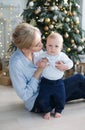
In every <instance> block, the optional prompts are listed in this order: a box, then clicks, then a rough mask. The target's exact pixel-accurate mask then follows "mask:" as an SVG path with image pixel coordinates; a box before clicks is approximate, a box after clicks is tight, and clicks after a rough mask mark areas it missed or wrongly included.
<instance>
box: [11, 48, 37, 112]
mask: <svg viewBox="0 0 85 130" xmlns="http://www.w3.org/2000/svg"><path fill="white" fill-rule="evenodd" d="M36 69H37V68H36V66H35V65H34V64H33V63H32V62H31V61H30V60H28V59H27V58H26V57H25V56H24V54H23V53H22V52H21V51H20V50H19V49H17V50H16V51H15V52H14V53H13V55H12V56H11V58H10V60H9V73H10V78H11V81H12V85H13V87H14V89H15V91H16V93H17V95H18V96H19V97H20V98H21V99H22V100H23V101H24V103H25V106H26V108H27V109H28V110H29V111H30V110H31V109H32V108H33V105H34V102H35V100H36V97H37V95H38V92H39V86H38V84H39V80H38V79H36V78H35V77H33V74H34V72H35V71H36Z"/></svg>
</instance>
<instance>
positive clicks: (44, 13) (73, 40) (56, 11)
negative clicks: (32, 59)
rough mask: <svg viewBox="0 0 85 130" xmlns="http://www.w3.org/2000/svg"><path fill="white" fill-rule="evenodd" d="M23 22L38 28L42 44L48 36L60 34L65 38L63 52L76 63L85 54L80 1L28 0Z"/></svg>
mask: <svg viewBox="0 0 85 130" xmlns="http://www.w3.org/2000/svg"><path fill="white" fill-rule="evenodd" d="M22 16H23V20H24V21H25V22H27V23H30V24H32V25H34V26H37V27H38V28H39V29H40V30H41V33H42V42H43V44H45V43H46V38H47V36H48V35H49V34H50V33H52V32H55V31H56V32H59V33H60V34H61V35H62V36H63V38H64V47H63V51H64V52H66V53H67V55H68V56H69V57H70V58H71V59H72V60H74V62H75V61H77V60H78V55H79V54H84V53H85V40H83V39H85V31H84V30H82V28H81V27H80V16H81V13H80V0H28V2H27V5H26V9H24V11H23V13H22Z"/></svg>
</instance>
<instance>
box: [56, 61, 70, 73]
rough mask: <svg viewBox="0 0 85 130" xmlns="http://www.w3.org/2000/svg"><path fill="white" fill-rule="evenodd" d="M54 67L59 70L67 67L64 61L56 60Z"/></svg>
mask: <svg viewBox="0 0 85 130" xmlns="http://www.w3.org/2000/svg"><path fill="white" fill-rule="evenodd" d="M55 67H56V68H57V69H59V70H60V71H65V70H67V69H68V66H67V65H66V64H65V63H63V62H62V61H58V62H56V63H55Z"/></svg>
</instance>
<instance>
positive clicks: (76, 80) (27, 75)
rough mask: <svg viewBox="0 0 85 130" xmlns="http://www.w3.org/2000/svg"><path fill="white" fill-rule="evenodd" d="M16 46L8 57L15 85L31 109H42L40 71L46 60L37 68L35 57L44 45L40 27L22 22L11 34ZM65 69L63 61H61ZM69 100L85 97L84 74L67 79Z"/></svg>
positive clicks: (36, 110) (35, 110) (38, 110)
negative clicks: (39, 96) (38, 98)
mask: <svg viewBox="0 0 85 130" xmlns="http://www.w3.org/2000/svg"><path fill="white" fill-rule="evenodd" d="M12 37H13V42H14V44H15V46H16V47H17V50H16V51H15V52H14V53H13V55H12V56H11V58H10V61H9V72H10V77H11V81H12V84H13V87H14V88H15V91H16V93H17V94H18V96H19V97H20V98H21V99H22V100H23V102H24V104H25V107H26V108H27V109H28V110H29V111H33V112H41V109H40V108H39V106H38V102H37V96H38V92H39V80H40V75H41V73H42V70H43V68H44V67H46V60H45V61H44V60H42V61H40V63H39V65H38V68H37V67H36V65H34V64H33V60H34V57H36V56H38V55H39V53H41V49H42V47H43V45H42V42H41V33H40V31H39V29H38V28H35V27H33V26H32V25H29V24H27V23H21V24H19V25H18V26H17V27H16V28H15V30H14V33H13V35H12ZM62 68H63V70H65V66H64V64H62ZM64 83H65V90H66V101H70V100H74V99H79V98H85V77H84V76H82V75H81V74H77V75H74V76H71V77H69V78H67V79H65V80H64Z"/></svg>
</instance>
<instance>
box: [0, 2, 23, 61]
mask: <svg viewBox="0 0 85 130" xmlns="http://www.w3.org/2000/svg"><path fill="white" fill-rule="evenodd" d="M20 15H21V12H20V5H17V6H15V5H13V4H12V3H10V4H9V5H4V4H3V3H0V58H1V59H3V58H4V57H5V58H7V50H8V48H9V44H10V43H11V34H12V30H13V28H14V27H15V26H16V24H18V23H19V22H21V20H22V18H21V16H20Z"/></svg>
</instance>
